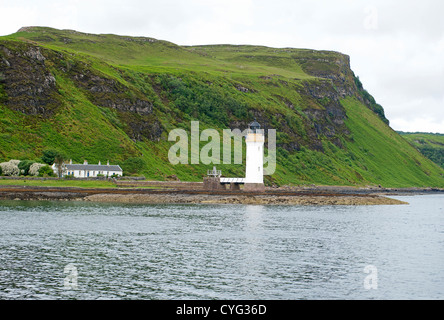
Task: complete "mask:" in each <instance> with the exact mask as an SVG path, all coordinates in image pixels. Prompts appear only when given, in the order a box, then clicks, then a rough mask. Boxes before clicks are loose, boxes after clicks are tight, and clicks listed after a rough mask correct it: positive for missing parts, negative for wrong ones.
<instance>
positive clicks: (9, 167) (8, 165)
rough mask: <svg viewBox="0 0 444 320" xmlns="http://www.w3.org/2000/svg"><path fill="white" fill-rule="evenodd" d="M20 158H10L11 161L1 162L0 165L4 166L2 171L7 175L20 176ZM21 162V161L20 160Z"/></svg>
mask: <svg viewBox="0 0 444 320" xmlns="http://www.w3.org/2000/svg"><path fill="white" fill-rule="evenodd" d="M17 161H18V160H10V161H9V162H2V163H0V167H1V168H2V173H3V175H5V176H18V175H19V174H20V169H19V168H18V166H17V164H16V163H17ZM18 162H20V161H18Z"/></svg>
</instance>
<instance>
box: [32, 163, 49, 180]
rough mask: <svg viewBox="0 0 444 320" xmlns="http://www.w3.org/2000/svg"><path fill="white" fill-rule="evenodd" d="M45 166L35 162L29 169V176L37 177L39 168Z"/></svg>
mask: <svg viewBox="0 0 444 320" xmlns="http://www.w3.org/2000/svg"><path fill="white" fill-rule="evenodd" d="M44 166H46V164H43V163H38V162H35V163H33V164H32V165H31V166H30V167H29V171H28V174H29V175H30V176H35V177H36V176H38V175H39V170H40V168H42V167H44Z"/></svg>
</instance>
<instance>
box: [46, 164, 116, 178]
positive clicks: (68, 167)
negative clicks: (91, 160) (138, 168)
mask: <svg viewBox="0 0 444 320" xmlns="http://www.w3.org/2000/svg"><path fill="white" fill-rule="evenodd" d="M52 167H53V170H54V172H55V173H56V174H57V167H56V166H55V165H53V166H52ZM98 175H101V176H105V177H111V176H122V175H123V170H122V168H120V166H119V165H110V164H109V161H108V162H107V164H106V165H102V164H101V163H100V161H99V163H98V164H88V162H87V161H86V160H85V162H84V163H83V164H73V163H72V161H70V162H69V164H65V165H64V166H63V174H62V176H64V177H65V176H71V177H74V178H95V177H97V176H98Z"/></svg>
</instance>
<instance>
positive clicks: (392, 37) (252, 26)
mask: <svg viewBox="0 0 444 320" xmlns="http://www.w3.org/2000/svg"><path fill="white" fill-rule="evenodd" d="M443 14H444V1H440V0H421V1H411V0H408V1H392V0H381V1H379V0H370V1H365V0H359V1H358V0H338V1H332V0H330V1H328V0H318V1H316V0H311V1H309V0H183V1H181V0H156V1H153V0H145V1H137V0H125V1H122V0H119V1H115V0H106V1H105V0H98V1H94V0H89V1H84V0H65V1H50V0H39V1H31V0H14V1H10V0H8V1H5V0H0V35H7V34H11V33H14V32H16V31H17V30H18V29H19V28H20V27H22V26H47V27H53V28H58V29H74V30H78V31H82V32H89V33H114V34H119V35H132V36H147V37H153V38H157V39H161V40H168V41H171V42H174V43H176V44H179V45H198V44H222V43H223V44H254V45H265V46H270V47H278V48H283V47H291V48H310V49H322V50H334V51H339V52H342V53H345V54H348V55H349V56H350V58H351V67H352V70H353V71H354V72H355V74H356V75H358V76H359V78H360V79H361V81H362V83H363V85H364V87H365V88H366V89H367V90H368V91H369V92H370V93H371V94H372V95H373V96H374V97H375V99H376V101H377V102H378V103H379V104H381V105H382V106H383V107H384V109H385V112H386V116H387V118H388V119H389V120H390V124H391V127H392V128H393V129H395V130H402V131H425V132H440V133H444V18H443Z"/></svg>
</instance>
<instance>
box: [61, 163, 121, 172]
mask: <svg viewBox="0 0 444 320" xmlns="http://www.w3.org/2000/svg"><path fill="white" fill-rule="evenodd" d="M65 166H66V170H87V171H123V170H122V168H120V166H119V165H100V164H67V165H65Z"/></svg>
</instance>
